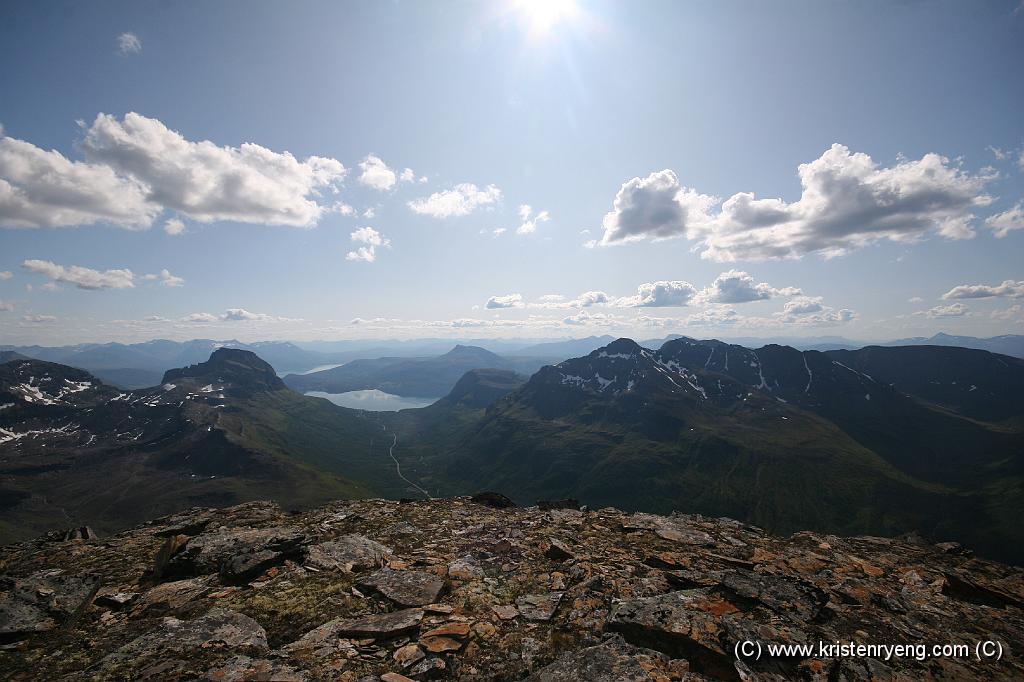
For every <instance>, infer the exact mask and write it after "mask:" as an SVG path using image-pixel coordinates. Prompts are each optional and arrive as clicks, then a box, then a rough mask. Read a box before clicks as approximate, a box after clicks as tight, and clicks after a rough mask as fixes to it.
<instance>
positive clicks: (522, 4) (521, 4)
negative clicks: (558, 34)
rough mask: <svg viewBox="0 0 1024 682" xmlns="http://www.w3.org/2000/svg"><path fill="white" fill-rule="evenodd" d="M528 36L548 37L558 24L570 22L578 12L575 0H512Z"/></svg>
mask: <svg viewBox="0 0 1024 682" xmlns="http://www.w3.org/2000/svg"><path fill="white" fill-rule="evenodd" d="M514 6H515V8H516V10H517V11H518V12H519V13H520V15H521V16H522V18H523V20H524V21H525V23H526V25H527V27H528V29H529V32H530V35H532V36H535V37H544V36H548V35H550V34H551V33H552V32H554V31H555V29H556V28H557V27H558V26H559V25H560V24H565V23H567V22H569V21H572V20H573V19H574V18H575V17H576V16H577V15H578V14H579V11H580V8H579V5H578V4H577V3H576V0H514Z"/></svg>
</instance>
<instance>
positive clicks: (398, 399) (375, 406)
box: [305, 388, 439, 412]
mask: <svg viewBox="0 0 1024 682" xmlns="http://www.w3.org/2000/svg"><path fill="white" fill-rule="evenodd" d="M305 395H308V396H312V397H314V398H327V399H328V400H330V401H331V402H332V403H334V404H335V405H340V406H341V407H351V408H352V409H355V410H370V411H371V412H397V411H398V410H406V409H409V408H411V407H426V406H427V405H432V404H433V403H435V402H437V401H438V400H439V398H408V397H404V396H400V395H393V394H391V393H385V392H384V391H380V390H377V389H375V388H374V389H370V390H366V391H346V392H345V393H325V392H324V391H308V392H307V393H306V394H305Z"/></svg>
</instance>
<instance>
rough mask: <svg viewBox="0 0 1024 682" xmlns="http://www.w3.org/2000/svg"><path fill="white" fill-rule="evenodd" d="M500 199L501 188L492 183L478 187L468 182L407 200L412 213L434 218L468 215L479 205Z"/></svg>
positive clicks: (486, 204)
mask: <svg viewBox="0 0 1024 682" xmlns="http://www.w3.org/2000/svg"><path fill="white" fill-rule="evenodd" d="M500 200H501V190H500V189H498V188H497V187H496V186H494V185H487V187H484V188H483V189H479V188H478V187H477V186H476V185H474V184H472V183H468V182H464V183H462V184H459V185H456V186H455V187H454V188H452V189H449V190H445V191H443V192H434V193H433V194H431V195H430V196H429V197H423V198H420V199H415V200H413V201H410V202H409V208H410V209H412V211H413V212H414V213H419V214H421V215H429V216H432V217H434V218H450V217H453V216H464V215H469V214H470V213H472V212H473V211H475V210H476V209H477V208H479V207H481V206H489V205H492V204H494V203H496V202H498V201H500Z"/></svg>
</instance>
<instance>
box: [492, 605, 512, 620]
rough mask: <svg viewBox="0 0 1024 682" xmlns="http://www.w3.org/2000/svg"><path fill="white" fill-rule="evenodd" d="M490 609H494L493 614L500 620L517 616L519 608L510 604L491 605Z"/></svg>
mask: <svg viewBox="0 0 1024 682" xmlns="http://www.w3.org/2000/svg"><path fill="white" fill-rule="evenodd" d="M491 610H492V611H494V615H496V616H497V617H498V618H500V619H501V620H513V619H515V618H516V617H517V616H519V609H517V608H516V607H514V606H512V605H511V604H506V605H501V606H492V607H491Z"/></svg>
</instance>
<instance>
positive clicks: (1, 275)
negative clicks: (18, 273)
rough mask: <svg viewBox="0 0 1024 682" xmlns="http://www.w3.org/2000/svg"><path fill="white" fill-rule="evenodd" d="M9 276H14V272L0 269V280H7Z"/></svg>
mask: <svg viewBox="0 0 1024 682" xmlns="http://www.w3.org/2000/svg"><path fill="white" fill-rule="evenodd" d="M11 277H14V274H13V273H12V272H11V271H10V270H2V271H0V282H2V281H5V280H8V279H10V278H11Z"/></svg>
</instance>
